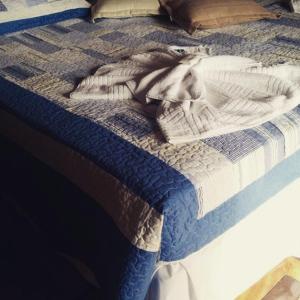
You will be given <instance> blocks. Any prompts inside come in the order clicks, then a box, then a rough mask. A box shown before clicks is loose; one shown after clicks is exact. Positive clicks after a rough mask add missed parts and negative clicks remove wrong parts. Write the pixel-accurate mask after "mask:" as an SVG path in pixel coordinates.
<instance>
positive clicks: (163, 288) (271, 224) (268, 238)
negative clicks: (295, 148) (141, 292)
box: [147, 179, 300, 300]
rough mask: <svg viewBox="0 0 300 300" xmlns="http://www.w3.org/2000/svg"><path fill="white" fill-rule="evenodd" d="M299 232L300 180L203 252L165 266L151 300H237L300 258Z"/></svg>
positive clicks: (160, 268)
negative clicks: (289, 260)
mask: <svg viewBox="0 0 300 300" xmlns="http://www.w3.org/2000/svg"><path fill="white" fill-rule="evenodd" d="M299 228H300V179H297V180H296V181H294V182H292V183H291V184H289V185H288V186H287V187H286V188H285V189H283V190H281V191H280V192H279V193H278V194H276V195H275V196H273V197H272V198H270V199H268V201H266V202H265V203H264V204H262V205H261V206H260V207H258V208H257V209H256V210H255V211H254V212H252V213H251V214H250V215H248V216H247V217H246V218H245V219H243V220H242V221H241V222H239V223H238V224H237V225H235V226H234V227H233V228H231V229H229V230H228V231H226V232H225V233H224V234H223V235H221V236H220V237H218V238H217V239H215V240H214V241H212V242H211V243H210V244H208V245H206V246H205V247H204V248H202V249H201V250H199V251H198V252H196V253H194V254H192V255H191V256H189V257H187V258H186V259H184V260H181V261H177V262H171V263H160V264H159V265H158V266H157V270H156V271H155V273H154V276H153V280H152V283H151V286H150V288H149V292H148V299H147V300H233V299H235V298H236V297H237V296H238V295H239V294H241V293H242V292H244V291H245V290H246V289H247V288H249V287H250V286H251V285H252V284H254V283H255V282H256V281H258V280H259V279H260V278H261V277H262V276H263V275H265V274H266V273H267V272H269V271H270V270H271V269H272V268H274V267H275V266H276V265H278V264H279V263H280V262H281V261H282V260H283V259H285V258H286V257H289V256H296V257H300V240H299V238H298V235H299ZM249 300H250V299H249ZM251 300H257V299H251Z"/></svg>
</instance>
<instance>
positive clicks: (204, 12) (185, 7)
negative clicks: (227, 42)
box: [159, 0, 278, 33]
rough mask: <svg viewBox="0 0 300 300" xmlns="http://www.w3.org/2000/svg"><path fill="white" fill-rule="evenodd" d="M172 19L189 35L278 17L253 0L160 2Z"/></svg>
mask: <svg viewBox="0 0 300 300" xmlns="http://www.w3.org/2000/svg"><path fill="white" fill-rule="evenodd" d="M159 1H160V3H161V6H162V7H163V8H165V9H166V11H167V12H168V13H169V15H170V17H171V18H172V19H173V20H174V21H175V22H176V23H178V24H179V25H181V26H183V27H184V28H185V29H186V30H187V31H188V32H189V33H192V32H194V31H195V30H196V29H198V28H199V29H207V28H215V27H222V26H226V25H231V24H238V23H243V22H248V21H254V20H259V19H263V18H271V19H274V18H277V17H278V16H277V15H276V14H274V13H272V12H269V11H267V10H266V9H265V8H263V7H262V6H260V5H259V4H257V3H256V2H255V1H253V0H159Z"/></svg>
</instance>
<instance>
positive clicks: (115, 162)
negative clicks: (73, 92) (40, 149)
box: [0, 77, 198, 219]
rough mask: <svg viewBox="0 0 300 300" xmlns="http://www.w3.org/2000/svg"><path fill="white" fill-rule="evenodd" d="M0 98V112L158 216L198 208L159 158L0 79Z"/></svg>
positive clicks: (188, 186) (184, 182)
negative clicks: (71, 153) (63, 148)
mask: <svg viewBox="0 0 300 300" xmlns="http://www.w3.org/2000/svg"><path fill="white" fill-rule="evenodd" d="M0 92H1V93H0V105H1V103H2V105H3V107H4V108H5V109H10V110H11V111H12V112H13V113H14V114H16V115H17V116H18V117H19V118H21V119H24V120H25V121H26V122H27V123H29V124H31V125H32V126H33V127H35V128H37V129H39V130H41V131H44V132H46V133H47V134H48V135H51V136H53V137H54V138H56V139H58V140H59V141H61V142H62V143H64V144H66V145H68V146H70V147H72V148H73V149H75V150H76V151H78V152H79V153H81V154H82V155H84V156H85V157H87V158H89V159H91V160H92V161H93V162H95V163H96V164H97V165H98V166H99V167H101V168H102V169H103V170H105V171H106V172H108V173H110V174H111V175H113V176H114V177H116V178H117V179H119V180H120V181H121V182H122V183H123V184H125V185H126V186H127V187H128V188H129V189H130V190H131V191H133V192H134V193H135V194H136V195H138V196H140V197H141V198H142V199H144V200H145V201H147V202H148V203H149V205H151V206H152V207H154V208H156V209H157V211H159V212H160V213H163V211H164V210H165V209H166V210H172V211H176V210H177V209H180V207H181V206H182V205H183V204H184V205H188V206H189V205H190V206H189V207H191V208H192V207H195V206H196V207H197V206H198V200H197V194H196V191H195V188H194V186H193V184H192V183H191V182H190V181H189V180H188V179H187V178H186V177H185V176H184V175H182V174H181V173H180V172H178V171H177V170H175V169H173V168H172V167H170V166H169V165H167V164H166V163H165V162H163V161H162V160H160V159H159V158H157V157H155V156H153V155H151V154H150V153H148V152H146V151H144V150H143V149H140V148H138V147H136V146H135V145H133V144H131V143H129V142H128V141H126V140H124V139H122V138H121V137H119V136H118V135H116V134H115V133H113V132H111V131H110V130H108V129H106V128H104V127H102V126H100V125H99V124H96V123H94V122H93V121H91V120H89V119H87V118H83V117H80V116H78V115H75V114H72V113H71V112H68V111H66V110H65V109H64V108H62V107H61V106H59V105H57V104H55V103H53V102H51V101H49V100H47V99H46V98H44V97H42V96H40V95H37V94H34V93H32V92H30V91H28V90H26V89H24V88H22V87H20V86H18V85H16V84H14V83H12V82H10V81H8V80H6V79H4V78H2V77H0ZM197 211H198V209H197V208H196V209H195V210H194V211H193V212H192V211H191V210H188V215H184V212H182V211H181V209H180V210H179V212H180V213H181V218H185V217H186V218H188V219H189V218H190V217H193V218H194V217H195V216H196V214H197ZM190 214H191V215H190Z"/></svg>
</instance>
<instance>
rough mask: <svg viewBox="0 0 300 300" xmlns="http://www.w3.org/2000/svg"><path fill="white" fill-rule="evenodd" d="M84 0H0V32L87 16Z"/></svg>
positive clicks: (87, 11) (88, 5)
mask: <svg viewBox="0 0 300 300" xmlns="http://www.w3.org/2000/svg"><path fill="white" fill-rule="evenodd" d="M89 7H90V4H89V3H88V2H87V1H85V0H0V34H3V33H7V32H12V31H17V30H22V29H26V28H29V27H34V26H40V25H45V24H48V23H54V22H58V21H62V20H65V19H69V18H74V17H82V16H88V14H89Z"/></svg>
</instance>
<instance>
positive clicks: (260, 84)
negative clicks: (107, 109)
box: [70, 47, 300, 144]
mask: <svg viewBox="0 0 300 300" xmlns="http://www.w3.org/2000/svg"><path fill="white" fill-rule="evenodd" d="M70 97H71V98H72V99H77V100H85V99H99V100H111V101H122V100H130V99H133V98H134V99H136V100H138V101H140V102H141V103H143V104H145V105H146V104H148V103H157V105H158V107H157V112H156V119H157V122H158V124H159V126H160V128H161V130H162V132H163V134H164V136H165V138H166V140H167V141H168V142H170V143H174V144H176V143H183V142H191V141H195V140H197V139H202V138H208V137H212V136H216V135H221V134H225V133H230V132H234V131H237V130H241V129H246V128H251V127H254V126H258V125H260V124H262V123H264V122H267V121H269V120H271V119H273V118H275V117H277V116H279V115H280V114H283V113H285V112H287V111H289V110H291V109H293V108H294V107H295V106H297V105H298V104H299V103H300V66H299V65H291V64H281V65H275V66H271V67H263V66H262V65H261V64H260V63H258V62H256V61H254V60H251V59H249V58H243V57H237V56H209V54H208V51H207V49H206V48H203V47H191V48H176V47H171V48H169V49H167V50H155V51H152V52H147V53H143V54H138V55H133V56H131V57H130V58H129V59H127V60H124V61H122V62H120V63H117V64H110V65H106V66H103V67H100V68H99V69H98V71H97V72H96V73H95V75H94V76H90V77H88V78H86V79H84V80H83V81H82V82H81V83H80V85H79V86H78V87H77V89H76V90H75V91H74V92H72V93H71V95H70Z"/></svg>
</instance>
